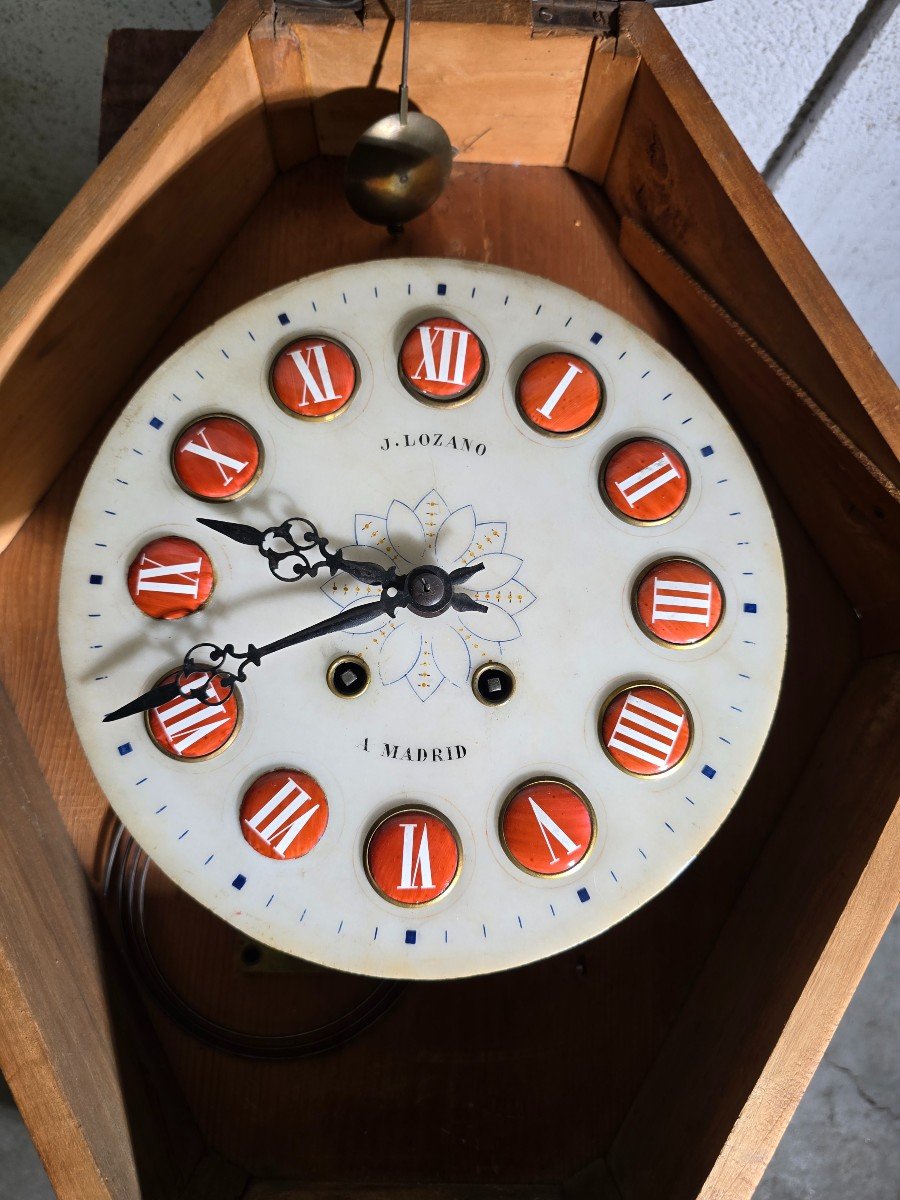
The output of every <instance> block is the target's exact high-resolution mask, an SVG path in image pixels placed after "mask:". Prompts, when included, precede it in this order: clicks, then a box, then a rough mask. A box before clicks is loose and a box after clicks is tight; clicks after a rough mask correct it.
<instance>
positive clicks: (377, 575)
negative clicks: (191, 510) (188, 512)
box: [197, 517, 396, 587]
mask: <svg viewBox="0 0 900 1200" xmlns="http://www.w3.org/2000/svg"><path fill="white" fill-rule="evenodd" d="M197 520H198V522H199V523H200V524H201V525H205V526H206V527H207V528H208V529H214V530H215V531H216V532H217V533H223V534H224V535H225V536H226V537H230V538H231V540H232V541H234V542H240V543H241V544H242V545H244V546H256V548H257V550H259V552H260V554H261V555H262V556H263V558H265V559H266V560H267V561H268V564H269V570H270V571H271V572H272V574H273V575H274V576H275V578H276V579H280V580H281V582H282V583H293V582H294V581H295V580H297V579H305V578H306V577H307V576H309V575H317V574H318V573H319V571H321V570H324V569H327V570H328V571H329V572H330V573H331V574H332V575H336V574H337V573H338V571H346V572H347V574H348V575H352V576H353V578H354V579H357V580H359V582H360V583H370V584H374V585H375V586H380V587H389V586H391V585H392V584H393V583H394V580H395V578H396V572H395V571H394V568H393V567H381V566H379V565H378V563H372V562H359V561H358V560H356V559H349V558H345V557H344V552H343V551H342V550H332V549H330V548H329V546H328V539H327V538H323V537H322V536H321V535H320V533H319V531H318V529H316V527H315V525H313V523H312V521H308V520H307V519H306V518H305V517H288V519H287V520H286V521H282V522H281V524H280V525H272V526H270V527H269V528H268V529H254V528H253V526H252V525H242V524H240V523H239V522H237V521H217V520H214V519H213V518H211V517H198V518H197ZM316 553H318V555H319V556H320V557H319V558H318V560H317V561H313V558H312V557H311V556H313V555H315V554H316Z"/></svg>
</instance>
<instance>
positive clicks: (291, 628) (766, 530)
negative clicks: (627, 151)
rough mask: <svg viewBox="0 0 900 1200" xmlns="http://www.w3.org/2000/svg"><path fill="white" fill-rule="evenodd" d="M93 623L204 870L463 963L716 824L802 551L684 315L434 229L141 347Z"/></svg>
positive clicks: (198, 890) (260, 928)
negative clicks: (575, 287) (632, 306)
mask: <svg viewBox="0 0 900 1200" xmlns="http://www.w3.org/2000/svg"><path fill="white" fill-rule="evenodd" d="M60 639H61V645H62V656H63V664H64V669H65V675H66V681H67V689H68V697H69V702H70V705H71V708H72V712H73V716H74V719H75V723H76V726H77V729H78V732H79V735H80V737H81V740H82V742H83V745H84V747H85V750H86V753H87V755H88V758H89V760H90V762H91V765H92V767H93V770H94V772H95V773H96V775H97V778H98V780H99V782H100V784H101V786H102V788H103V790H104V792H105V794H106V795H107V797H108V798H109V801H110V803H111V804H112V806H113V808H114V809H115V811H116V812H117V813H118V815H119V816H120V818H121V819H122V821H123V822H124V824H125V825H126V826H127V828H128V829H129V830H130V831H131V833H132V834H133V835H134V836H135V838H136V839H137V840H138V842H139V843H140V844H141V845H142V846H143V847H144V849H145V850H146V851H147V852H148V854H149V855H150V856H151V857H152V858H153V859H154V860H155V861H156V862H157V863H158V864H159V866H160V867H161V868H162V869H163V870H164V871H165V872H166V873H167V874H168V875H169V876H170V877H171V878H172V879H173V880H174V881H175V882H176V883H178V884H179V885H180V886H181V887H183V888H184V889H185V890H186V891H187V892H188V893H190V894H191V895H192V896H194V897H195V898H196V899H197V900H199V901H200V902H201V903H203V904H204V905H206V906H207V907H209V908H210V909H212V910H213V911H215V912H216V913H217V914H219V915H220V916H221V917H223V918H225V919H226V920H228V921H229V922H231V923H232V924H233V925H235V926H237V927H238V928H240V929H241V930H243V931H244V932H246V933H247V934H249V935H251V936H252V937H254V938H256V939H258V940H259V941H261V942H265V943H268V944H270V945H273V946H275V947H277V948H279V949H281V950H284V951H287V952H288V953H291V954H295V955H298V956H300V957H303V958H307V959H311V960H314V961H317V962H320V963H322V964H324V965H327V966H330V967H337V968H341V969H344V970H349V971H354V972H359V973H363V974H368V975H374V976H380V977H386V978H388V977H390V978H416V979H435V978H448V977H454V976H463V975H472V974H478V973H483V972H488V971H494V970H498V969H502V968H506V967H512V966H516V965H518V964H522V963H526V962H529V961H532V960H534V959H537V958H540V957H543V956H546V955H550V954H553V953H555V952H557V951H560V950H562V949H564V948H566V947H569V946H572V945H574V944H576V943H578V942H581V941H584V940H586V939H587V938H590V937H592V936H594V935H595V934H597V933H600V932H602V931H603V930H604V929H606V928H608V927H609V926H610V925H611V924H613V923H614V922H617V921H619V920H621V919H622V918H624V917H626V916H627V915H628V914H629V913H630V912H631V911H633V910H634V909H635V908H637V907H638V906H640V905H641V904H643V903H644V902H645V901H646V900H648V899H649V898H650V897H651V896H653V895H654V894H656V893H657V892H658V891H659V890H660V889H661V888H663V887H664V886H665V885H666V884H667V883H668V882H670V881H671V880H672V879H673V878H674V877H675V876H676V875H677V874H678V873H679V872H680V871H681V870H682V869H683V868H684V867H685V866H686V865H687V864H688V863H689V862H690V861H691V859H692V858H693V857H694V856H695V855H696V854H697V853H698V851H699V850H700V849H701V848H702V847H703V845H704V844H705V843H706V841H707V840H708V839H709V838H710V837H711V835H712V834H713V832H714V831H715V830H716V828H717V827H718V826H719V824H720V823H721V822H722V820H723V819H724V818H725V816H726V815H727V813H728V811H729V810H730V808H731V807H732V805H733V804H734V802H735V800H736V799H737V797H738V796H739V794H740V792H741V789H742V787H743V785H744V784H745V783H746V781H747V779H748V777H749V775H750V773H751V771H752V769H753V766H754V764H755V762H756V759H757V757H758V755H759V753H760V750H761V748H762V744H763V741H764V738H765V736H766V732H767V730H768V727H769V724H770V722H771V719H772V715H773V712H774V707H775V702H776V699H777V695H778V689H779V685H780V680H781V674H782V668H783V662H784V654H785V640H786V611H785V585H784V576H783V567H782V562H781V557H780V552H779V548H778V543H777V538H776V533H775V528H774V524H773V521H772V518H771V515H770V512H769V509H768V506H767V503H766V500H765V496H764V494H763V491H762V488H761V486H760V484H759V481H758V479H757V478H756V475H755V473H754V470H753V468H752V466H751V464H750V461H749V459H748V458H747V456H746V454H745V452H744V451H743V449H742V447H741V445H740V443H739V441H738V439H737V437H736V435H735V434H734V432H733V431H732V429H731V428H730V427H729V425H728V423H727V421H726V420H725V419H724V417H723V416H722V415H721V414H720V413H719V411H718V410H717V408H716V407H715V405H714V403H713V402H712V401H711V399H710V398H709V397H708V395H707V394H706V393H705V392H704V390H703V389H702V388H701V387H700V386H699V384H698V383H697V382H696V381H695V380H694V379H693V378H692V377H691V376H690V375H689V374H688V373H687V372H686V371H685V370H684V369H683V368H682V367H681V366H680V365H679V364H678V363H677V362H676V361H675V360H674V359H673V358H672V357H671V356H670V355H669V354H668V353H666V352H665V351H663V350H662V349H661V348H660V347H659V346H657V345H656V344H655V343H653V342H652V341H651V340H650V339H649V338H648V337H647V336H646V335H644V334H643V333H641V332H640V331H638V330H637V329H635V328H634V327H633V326H631V325H630V324H629V323H628V322H626V321H625V320H623V319H622V318H621V317H619V316H617V315H616V314H615V313H613V312H611V311H609V310H607V309H605V308H603V307H601V306H600V305H597V304H595V303H593V302H590V301H588V300H586V299H584V298H583V297H581V296H579V295H577V294H576V293H574V292H572V291H570V290H568V289H566V288H563V287H560V286H557V285H555V284H552V283H549V282H547V281H545V280H543V279H538V278H535V277H532V276H528V275H524V274H522V273H519V272H515V271H510V270H505V269H501V268H497V267H491V266H485V265H481V264H474V263H468V262H452V261H445V260H440V259H407V260H404V259H399V260H394V261H391V262H373V263H363V264H360V265H358V266H354V267H347V268H341V269H338V270H333V271H329V272H326V273H324V274H321V275H317V276H313V277H311V278H308V279H304V280H301V281H300V282H298V283H294V284H290V285H288V286H286V287H282V288H280V289H278V290H276V291H274V292H270V293H268V294H267V295H264V296H262V297H260V298H259V299H257V300H254V301H253V302H252V303H250V304H247V305H245V306H244V307H242V308H240V309H238V310H236V311H235V312H233V313H231V314H230V315H229V316H227V317H225V318H223V319H222V320H220V321H218V322H217V323H216V324H215V325H213V326H212V327H211V328H210V329H208V330H207V331H206V332H205V333H203V334H202V335H200V336H199V337H197V338H195V339H194V340H193V341H192V342H190V343H188V344H187V345H186V346H185V347H183V348H182V349H181V350H179V351H178V352H177V353H176V354H175V355H174V356H173V357H172V358H170V359H169V360H168V362H166V363H165V364H164V365H163V366H162V367H161V368H160V369H159V370H158V371H157V372H156V373H155V374H154V375H153V376H152V377H151V378H150V379H149V380H148V381H147V383H146V384H144V386H143V387H142V388H141V389H140V391H139V392H138V393H137V395H136V396H135V397H134V399H133V400H132V401H131V402H130V403H129V404H128V406H127V407H126V409H125V410H124V412H123V414H122V416H121V417H120V418H119V420H118V421H117V422H116V424H115V426H114V427H113V429H112V431H111V432H110V434H109V436H108V437H107V439H106V441H105V443H104V445H103V446H102V448H101V450H100V452H99V454H98V455H97V457H96V460H95V462H94V464H93V466H92V468H91V470H90V472H89V474H88V477H87V480H86V483H85V485H84V489H83V491H82V494H81V497H80V499H79V501H78V504H77V506H76V509H75V513H74V516H73V519H72V524H71V529H70V533H69V538H68V542H67V547H66V552H65V559H64V565H63V576H62V590H61V602H60ZM106 718H113V719H106Z"/></svg>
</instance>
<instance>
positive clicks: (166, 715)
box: [147, 671, 241, 761]
mask: <svg viewBox="0 0 900 1200" xmlns="http://www.w3.org/2000/svg"><path fill="white" fill-rule="evenodd" d="M176 680H179V681H180V683H181V686H182V690H183V691H185V692H189V693H192V694H189V695H179V696H176V697H175V698H174V699H173V700H167V701H166V703H165V704H162V705H160V707H159V708H152V709H150V711H149V712H148V713H147V730H148V732H149V734H150V737H151V739H152V741H153V743H154V745H155V746H157V747H158V748H159V749H160V750H162V751H163V753H164V754H168V755H170V756H171V757H172V758H179V759H182V760H185V761H187V760H191V759H201V758H209V757H210V756H211V755H213V754H218V752H219V751H220V750H223V749H224V748H225V746H227V745H228V743H229V742H230V741H231V739H232V738H233V737H234V735H235V734H236V733H237V730H238V726H239V725H240V722H241V703H240V697H239V695H238V693H237V690H235V691H234V692H232V693H230V694H229V693H228V691H227V690H226V689H225V688H224V687H223V686H222V684H221V683H220V682H219V680H218V679H216V678H215V677H214V676H213V677H212V678H211V677H210V676H209V675H206V674H204V673H203V672H202V671H197V672H195V673H194V674H192V675H187V676H185V677H184V678H183V679H182V678H181V672H180V671H170V672H169V673H168V675H164V676H163V677H162V679H160V680H159V681H158V682H159V684H166V683H174V682H175V681H176ZM204 682H205V686H204ZM198 694H199V695H202V697H203V698H202V699H198Z"/></svg>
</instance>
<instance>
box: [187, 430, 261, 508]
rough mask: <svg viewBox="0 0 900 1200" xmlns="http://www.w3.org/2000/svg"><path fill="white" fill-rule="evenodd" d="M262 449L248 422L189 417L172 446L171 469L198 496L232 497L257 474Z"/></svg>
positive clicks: (243, 488)
mask: <svg viewBox="0 0 900 1200" xmlns="http://www.w3.org/2000/svg"><path fill="white" fill-rule="evenodd" d="M261 466H262V450H261V449H260V445H259V442H258V441H257V440H256V436H255V435H254V433H253V431H252V430H251V428H250V426H249V425H245V424H244V422H243V421H239V420H238V419H237V417H226V416H219V415H215V416H210V417H204V418H203V419H202V420H200V421H193V422H191V424H190V425H188V427H187V429H184V430H182V432H181V434H180V435H179V437H178V439H177V441H176V442H175V445H174V446H173V447H172V470H173V472H174V473H175V478H176V479H177V480H178V482H179V483H180V484H181V486H182V487H183V488H184V490H185V491H186V492H188V493H189V494H190V495H191V496H196V497H197V499H198V500H236V499H237V498H238V497H239V496H243V495H244V493H245V492H248V491H249V490H250V488H251V487H252V486H253V484H254V483H255V482H256V478H257V476H258V475H259V471H260V468H261Z"/></svg>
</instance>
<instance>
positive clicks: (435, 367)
mask: <svg viewBox="0 0 900 1200" xmlns="http://www.w3.org/2000/svg"><path fill="white" fill-rule="evenodd" d="M483 373H484V349H483V348H482V345H481V342H480V341H479V340H478V338H477V337H476V336H475V334H474V333H473V332H472V330H471V329H468V328H467V327H466V326H465V325H462V324H461V323H460V322H459V321H452V320H450V319H449V318H448V317H431V318H429V319H428V320H427V321H420V322H419V323H418V324H417V325H415V326H413V328H412V329H411V330H410V331H409V333H408V334H407V335H406V337H405V338H404V340H403V346H402V348H401V350H400V376H401V378H402V380H403V382H404V384H405V385H406V387H407V388H408V389H409V390H410V391H411V392H412V393H413V395H418V396H422V397H424V398H425V399H427V400H434V401H438V402H444V403H447V402H451V401H456V400H462V399H463V397H465V396H468V395H469V393H470V392H472V391H474V389H475V388H476V387H477V386H478V384H479V383H480V382H481V376H482V374H483Z"/></svg>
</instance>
